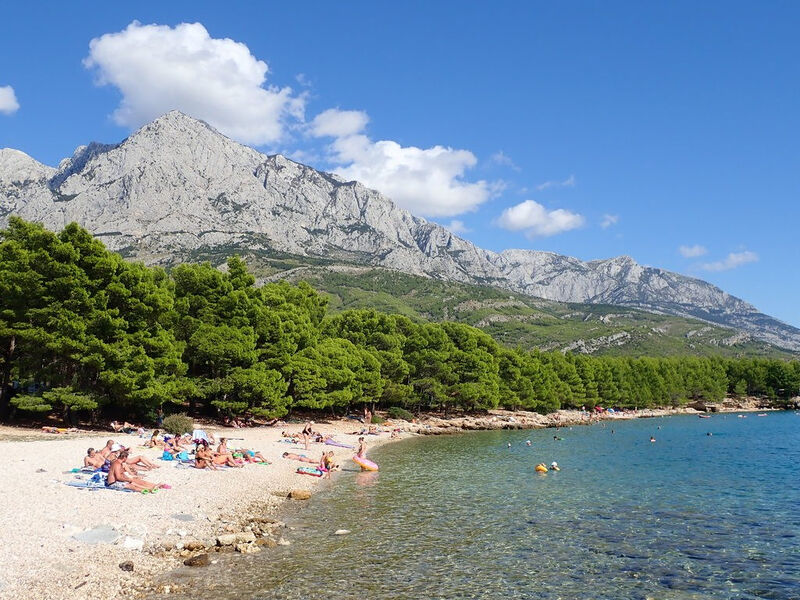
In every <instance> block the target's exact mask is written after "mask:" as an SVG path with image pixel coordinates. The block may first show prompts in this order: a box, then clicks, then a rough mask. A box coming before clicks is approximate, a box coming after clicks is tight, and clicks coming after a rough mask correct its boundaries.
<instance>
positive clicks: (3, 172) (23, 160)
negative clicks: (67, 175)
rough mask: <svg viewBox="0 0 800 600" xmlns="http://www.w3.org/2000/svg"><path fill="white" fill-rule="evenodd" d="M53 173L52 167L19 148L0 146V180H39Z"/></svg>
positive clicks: (4, 181)
mask: <svg viewBox="0 0 800 600" xmlns="http://www.w3.org/2000/svg"><path fill="white" fill-rule="evenodd" d="M53 173H55V169H54V168H53V167H48V166H47V165H43V164H42V163H40V162H39V161H37V160H36V159H34V158H31V157H30V156H28V155H27V154H25V153H24V152H22V151H21V150H14V149H13V148H0V182H3V183H13V182H20V183H24V182H27V181H39V180H42V179H47V178H49V177H51V176H52V175H53Z"/></svg>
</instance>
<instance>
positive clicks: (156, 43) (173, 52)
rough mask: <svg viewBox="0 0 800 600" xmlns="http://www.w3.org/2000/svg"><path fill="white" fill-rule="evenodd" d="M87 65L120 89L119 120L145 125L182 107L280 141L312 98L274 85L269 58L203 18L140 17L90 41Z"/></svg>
mask: <svg viewBox="0 0 800 600" xmlns="http://www.w3.org/2000/svg"><path fill="white" fill-rule="evenodd" d="M83 64H84V66H85V67H86V68H88V69H92V70H94V71H95V73H96V76H97V84H98V85H111V86H114V87H116V88H117V89H119V91H120V93H121V94H122V100H121V102H120V105H119V107H118V108H117V109H116V110H115V111H114V113H113V118H114V120H115V121H116V122H117V123H118V124H120V125H123V126H126V127H131V128H134V127H138V126H139V125H142V124H144V123H146V122H148V121H151V120H153V119H154V118H156V117H158V116H160V115H162V114H164V113H166V112H169V111H170V110H173V109H177V110H180V111H183V112H185V113H187V114H189V115H191V116H193V117H196V118H199V119H203V120H204V121H206V122H208V123H210V124H211V125H213V126H214V127H215V128H216V129H218V130H219V131H221V132H223V133H225V134H226V135H229V136H230V137H232V138H235V139H237V140H240V141H242V142H245V143H251V144H265V143H270V142H275V141H277V140H279V139H280V138H281V137H282V136H283V134H284V132H285V127H286V124H287V123H288V122H291V121H292V120H296V119H302V117H303V111H304V107H305V99H304V97H303V96H302V95H301V96H298V95H295V94H294V92H293V91H292V89H291V88H289V87H282V88H279V87H276V86H266V85H265V83H266V76H267V72H268V70H269V68H268V66H267V63H265V62H264V61H262V60H258V59H257V58H256V57H255V56H253V54H252V53H251V52H250V50H249V48H248V47H247V46H246V45H245V44H242V43H240V42H236V41H234V40H231V39H228V38H224V39H223V38H212V37H211V36H210V35H209V33H208V31H207V30H206V28H205V27H203V25H202V24H200V23H182V24H180V25H177V26H176V27H174V28H173V27H169V26H166V25H142V24H140V23H139V22H137V21H134V22H132V23H131V24H130V25H128V27H127V28H125V29H124V30H123V31H120V32H117V33H107V34H105V35H103V36H101V37H99V38H94V39H93V40H92V41H91V42H90V43H89V56H87V57H86V58H85V59H84V62H83Z"/></svg>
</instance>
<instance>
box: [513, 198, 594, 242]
mask: <svg viewBox="0 0 800 600" xmlns="http://www.w3.org/2000/svg"><path fill="white" fill-rule="evenodd" d="M585 222H586V219H584V218H583V216H582V215H579V214H577V213H574V212H571V211H569V210H564V209H563V208H558V209H556V210H547V209H546V208H545V207H544V206H542V205H541V204H539V203H538V202H535V201H533V200H526V201H525V202H521V203H520V204H517V205H516V206H512V207H511V208H507V209H506V210H504V211H503V214H502V215H500V218H499V219H497V224H498V225H500V226H501V227H503V228H505V229H509V230H511V231H525V235H527V236H528V237H529V238H534V237H547V236H550V235H555V234H557V233H563V232H564V231H569V230H571V229H577V228H578V227H582V226H583V225H584V223H585Z"/></svg>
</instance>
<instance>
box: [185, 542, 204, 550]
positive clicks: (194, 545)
mask: <svg viewBox="0 0 800 600" xmlns="http://www.w3.org/2000/svg"><path fill="white" fill-rule="evenodd" d="M183 547H184V548H185V549H186V550H191V551H195V550H202V549H203V548H205V547H206V545H205V544H204V543H203V542H197V541H192V542H185V543H184V544H183Z"/></svg>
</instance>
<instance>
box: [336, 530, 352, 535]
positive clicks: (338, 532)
mask: <svg viewBox="0 0 800 600" xmlns="http://www.w3.org/2000/svg"><path fill="white" fill-rule="evenodd" d="M348 533H350V530H349V529H337V530H336V531H334V532H333V535H347V534H348Z"/></svg>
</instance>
